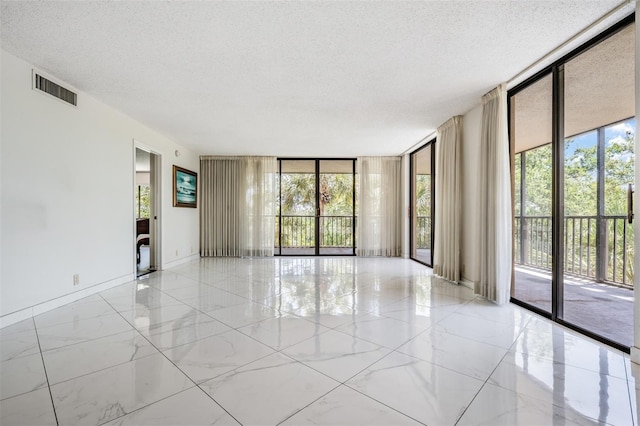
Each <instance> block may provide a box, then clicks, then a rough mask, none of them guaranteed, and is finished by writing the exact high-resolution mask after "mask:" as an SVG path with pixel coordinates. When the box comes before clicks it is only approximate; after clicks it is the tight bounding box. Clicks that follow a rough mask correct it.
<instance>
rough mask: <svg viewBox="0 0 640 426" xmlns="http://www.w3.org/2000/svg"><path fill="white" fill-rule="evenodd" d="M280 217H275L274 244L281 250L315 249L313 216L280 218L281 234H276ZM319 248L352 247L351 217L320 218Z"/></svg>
mask: <svg viewBox="0 0 640 426" xmlns="http://www.w3.org/2000/svg"><path fill="white" fill-rule="evenodd" d="M279 226H280V216H276V239H275V241H276V244H278V242H279V241H280V244H281V247H283V248H310V247H315V239H316V235H315V226H316V217H315V216H291V215H283V216H282V233H281V234H280V238H281V240H279V239H278V238H279V236H278V232H279ZM319 226H320V247H331V248H347V247H353V241H354V240H353V216H320V223H319Z"/></svg>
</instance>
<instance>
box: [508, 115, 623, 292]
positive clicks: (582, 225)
mask: <svg viewBox="0 0 640 426" xmlns="http://www.w3.org/2000/svg"><path fill="white" fill-rule="evenodd" d="M634 127H635V126H634V122H633V121H632V120H627V121H625V122H622V123H618V124H616V125H613V126H609V127H607V128H605V129H604V135H605V142H604V148H605V149H604V199H603V205H602V212H603V216H604V219H603V220H602V222H601V226H603V227H604V228H606V233H605V235H606V239H607V242H606V244H605V245H604V249H605V250H606V253H605V256H606V258H607V272H606V280H608V281H615V282H622V281H623V275H624V276H625V278H624V281H625V283H629V284H630V283H632V282H633V254H634V253H633V227H632V226H630V225H625V220H624V217H623V216H626V211H627V185H628V184H629V183H633V182H634V157H635V156H634V143H635V129H634ZM524 155H525V164H524V166H525V170H524V172H525V173H524V182H523V188H524V191H525V205H524V206H521V205H520V196H521V195H520V194H521V193H520V186H519V185H518V182H520V180H521V179H522V177H521V176H522V170H521V156H522V153H518V154H516V156H515V170H514V177H515V182H516V185H515V191H514V192H515V194H514V195H515V212H516V217H518V216H520V213H521V210H522V208H523V207H524V208H523V210H524V212H525V216H526V217H528V219H526V222H525V224H526V225H527V228H526V229H527V231H528V232H527V237H526V238H527V239H528V241H525V244H528V247H527V251H528V253H527V255H526V256H527V258H525V259H519V256H520V253H519V250H516V261H520V262H523V263H529V264H532V265H534V266H543V265H542V264H541V263H544V264H545V265H546V264H547V263H548V259H549V258H550V256H551V252H550V250H551V244H545V242H546V241H547V240H549V239H550V234H549V233H550V222H551V208H552V151H551V144H546V145H542V146H540V147H537V148H534V149H531V150H529V151H526V152H525V153H524ZM564 155H565V159H564V215H565V229H564V243H565V254H564V256H565V257H564V261H565V271H566V272H570V273H573V274H576V275H587V276H590V277H595V262H596V258H597V254H596V234H597V226H598V225H597V223H598V221H597V215H598V145H597V131H596V130H594V131H592V132H589V133H586V134H583V135H579V136H576V137H573V138H570V139H567V140H566V141H565V144H564ZM534 217H537V219H536V218H534ZM616 217H617V218H616ZM520 226H521V222H519V221H518V220H517V221H516V228H517V231H518V230H519V227H520ZM516 243H517V244H520V235H517V236H516ZM625 256H626V267H625V266H623V261H622V259H623V258H625ZM623 268H624V271H623Z"/></svg>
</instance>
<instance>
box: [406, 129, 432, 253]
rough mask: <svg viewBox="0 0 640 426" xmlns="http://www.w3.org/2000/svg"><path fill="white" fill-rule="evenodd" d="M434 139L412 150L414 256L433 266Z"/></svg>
mask: <svg viewBox="0 0 640 426" xmlns="http://www.w3.org/2000/svg"><path fill="white" fill-rule="evenodd" d="M434 159H435V139H434V140H432V141H430V142H428V143H427V144H426V145H424V146H423V147H421V148H419V149H418V150H416V151H414V152H413V153H411V258H412V259H413V260H416V261H418V262H420V263H424V264H425V265H428V266H433V249H432V247H433V211H434V208H433V207H434V184H435V181H434V173H433V171H434V167H433V163H434Z"/></svg>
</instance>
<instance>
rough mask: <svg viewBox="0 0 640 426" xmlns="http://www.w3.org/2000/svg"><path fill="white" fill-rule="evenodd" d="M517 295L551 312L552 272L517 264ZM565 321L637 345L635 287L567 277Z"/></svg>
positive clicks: (626, 343)
mask: <svg viewBox="0 0 640 426" xmlns="http://www.w3.org/2000/svg"><path fill="white" fill-rule="evenodd" d="M515 274H516V276H515V280H516V285H515V292H514V295H513V297H515V298H516V299H518V300H522V301H523V302H527V303H529V304H531V305H533V306H537V307H539V308H540V309H543V310H545V311H547V312H551V275H550V274H549V273H548V272H545V271H540V270H537V269H527V268H522V267H516V270H515ZM564 282H565V286H564V320H565V321H568V322H570V323H572V324H575V325H578V326H580V327H582V328H585V329H588V330H591V331H593V332H595V333H597V334H600V335H602V336H604V337H606V338H608V339H610V340H613V341H615V342H618V343H620V344H622V345H624V346H627V347H631V346H632V345H633V290H631V289H628V288H621V287H616V286H611V285H607V284H600V283H594V282H592V281H587V280H584V279H580V278H572V277H565V281H564Z"/></svg>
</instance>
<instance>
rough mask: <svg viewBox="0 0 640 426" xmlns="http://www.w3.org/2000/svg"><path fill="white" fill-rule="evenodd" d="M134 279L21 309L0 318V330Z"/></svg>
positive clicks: (107, 283)
mask: <svg viewBox="0 0 640 426" xmlns="http://www.w3.org/2000/svg"><path fill="white" fill-rule="evenodd" d="M134 279H135V276H134V274H127V275H123V276H121V277H118V278H114V279H112V280H109V281H105V282H103V283H100V284H95V285H92V286H90V287H86V288H83V289H82V290H78V291H75V292H73V293H69V294H65V295H64V296H60V297H56V298H55V299H51V300H48V301H46V302H42V303H38V304H37V305H33V306H30V307H28V308H24V309H21V310H19V311H16V312H12V313H10V314H6V315H3V316H0V328H3V327H6V326H8V325H11V324H15V323H17V322H20V321H22V320H25V319H28V318H31V317H34V316H36V315H39V314H42V313H44V312H47V311H50V310H52V309H55V308H59V307H60V306H64V305H66V304H68V303H71V302H75V301H76V300H80V299H82V298H85V297H87V296H91V295H92V294H96V293H99V292H101V291H104V290H108V289H110V288H112V287H115V286H118V285H121V284H125V283H128V282H130V281H133V280H134Z"/></svg>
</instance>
